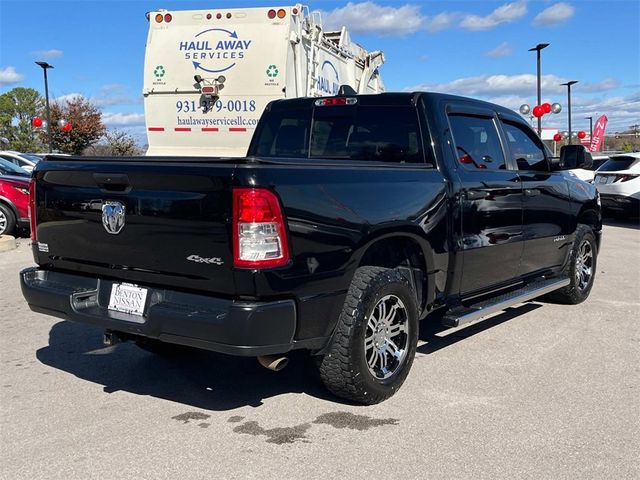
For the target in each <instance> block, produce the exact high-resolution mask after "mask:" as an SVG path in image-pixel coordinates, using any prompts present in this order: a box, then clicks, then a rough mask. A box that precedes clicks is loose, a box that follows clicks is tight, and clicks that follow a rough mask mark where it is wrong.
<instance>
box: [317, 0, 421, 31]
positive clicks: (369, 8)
mask: <svg viewBox="0 0 640 480" xmlns="http://www.w3.org/2000/svg"><path fill="white" fill-rule="evenodd" d="M322 17H323V19H324V25H325V28H326V29H327V30H339V29H340V28H342V27H343V26H346V27H347V28H348V29H349V31H350V32H352V33H376V34H379V35H383V36H403V35H407V34H409V33H414V32H416V31H418V30H419V29H420V28H421V27H422V25H423V23H424V20H425V17H424V16H423V15H422V13H421V12H420V6H419V5H409V4H406V5H402V6H400V7H390V6H383V5H378V4H377V3H374V2H370V1H369V2H360V3H353V2H349V3H347V4H346V5H345V6H344V7H342V8H336V9H334V10H331V11H330V12H323V15H322Z"/></svg>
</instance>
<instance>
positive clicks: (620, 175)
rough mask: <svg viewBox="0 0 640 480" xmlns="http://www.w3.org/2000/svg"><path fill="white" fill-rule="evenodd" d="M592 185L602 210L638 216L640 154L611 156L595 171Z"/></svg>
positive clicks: (639, 212) (639, 209) (639, 201)
mask: <svg viewBox="0 0 640 480" xmlns="http://www.w3.org/2000/svg"><path fill="white" fill-rule="evenodd" d="M593 183H594V184H595V186H596V188H597V189H598V192H600V198H601V200H602V208H603V210H605V211H606V210H608V211H610V212H611V213H623V214H625V215H627V216H634V217H635V216H638V215H639V214H640V153H624V154H621V155H612V156H611V158H610V159H609V160H607V161H606V162H604V164H603V165H602V166H601V167H600V168H599V169H598V170H597V171H596V176H595V179H594V182H593Z"/></svg>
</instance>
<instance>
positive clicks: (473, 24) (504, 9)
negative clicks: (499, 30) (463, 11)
mask: <svg viewBox="0 0 640 480" xmlns="http://www.w3.org/2000/svg"><path fill="white" fill-rule="evenodd" d="M526 13H527V4H526V2H525V1H524V0H519V1H517V2H512V3H505V4H504V5H502V6H500V7H498V8H496V9H495V10H494V11H493V12H491V13H490V14H489V15H487V16H485V17H481V16H479V15H471V14H469V15H465V17H464V18H463V19H462V21H461V22H460V27H462V28H464V29H465V30H471V31H480V30H488V29H490V28H493V27H496V26H497V25H499V24H501V23H510V22H513V21H515V20H518V19H519V18H521V17H523V16H524V15H525V14H526Z"/></svg>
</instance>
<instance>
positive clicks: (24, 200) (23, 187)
mask: <svg viewBox="0 0 640 480" xmlns="http://www.w3.org/2000/svg"><path fill="white" fill-rule="evenodd" d="M16 227H20V228H29V177H17V176H9V175H0V235H13V234H14V233H15V231H16Z"/></svg>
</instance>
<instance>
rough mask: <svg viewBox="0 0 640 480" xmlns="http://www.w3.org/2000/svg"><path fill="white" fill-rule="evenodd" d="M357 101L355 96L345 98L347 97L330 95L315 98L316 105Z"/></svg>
mask: <svg viewBox="0 0 640 480" xmlns="http://www.w3.org/2000/svg"><path fill="white" fill-rule="evenodd" d="M356 103H358V99H357V98H353V97H350V98H347V97H330V98H319V99H318V100H316V102H315V105H316V107H327V106H330V105H355V104H356Z"/></svg>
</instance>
